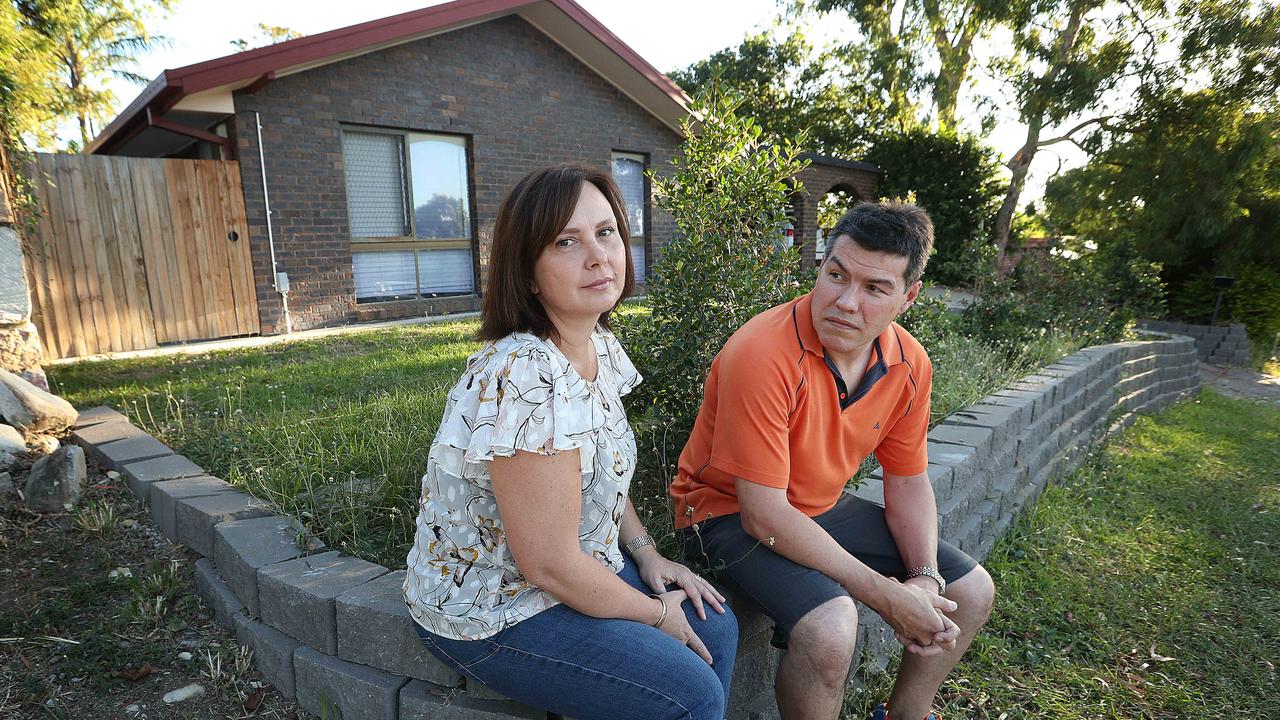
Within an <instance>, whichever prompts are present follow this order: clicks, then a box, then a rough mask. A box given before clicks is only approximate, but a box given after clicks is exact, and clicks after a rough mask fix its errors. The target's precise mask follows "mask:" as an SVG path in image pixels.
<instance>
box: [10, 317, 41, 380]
mask: <svg viewBox="0 0 1280 720" xmlns="http://www.w3.org/2000/svg"><path fill="white" fill-rule="evenodd" d="M43 359H44V351H43V350H42V349H41V347H40V335H39V333H38V331H37V330H36V326H35V325H34V324H32V323H29V322H27V323H20V324H17V325H4V324H0V368H4V369H5V370H9V371H11V372H24V371H27V370H38V369H39V367H40V361H41V360H43ZM33 374H38V375H40V376H43V375H44V373H43V372H40V373H33ZM32 384H37V383H34V382H33V383H32Z"/></svg>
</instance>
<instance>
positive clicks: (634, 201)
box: [613, 152, 649, 283]
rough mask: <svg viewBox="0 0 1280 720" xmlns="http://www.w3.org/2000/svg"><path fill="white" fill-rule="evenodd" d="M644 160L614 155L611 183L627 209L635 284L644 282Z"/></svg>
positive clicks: (640, 156)
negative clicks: (619, 193) (612, 182)
mask: <svg viewBox="0 0 1280 720" xmlns="http://www.w3.org/2000/svg"><path fill="white" fill-rule="evenodd" d="M644 168H645V157H644V155H637V154H634V153H622V152H615V153H613V181H614V182H616V183H617V184H618V189H619V190H620V191H622V201H623V202H624V203H626V205H627V217H626V223H627V231H628V232H630V233H631V266H632V268H633V270H634V272H635V276H636V282H638V283H643V282H644V279H645V267H646V264H645V261H646V259H647V258H646V255H645V247H646V242H645V237H646V236H645V225H646V223H645V220H646V217H647V214H648V211H649V206H648V204H647V203H646V202H645V199H646V198H645V191H644V186H645V178H644Z"/></svg>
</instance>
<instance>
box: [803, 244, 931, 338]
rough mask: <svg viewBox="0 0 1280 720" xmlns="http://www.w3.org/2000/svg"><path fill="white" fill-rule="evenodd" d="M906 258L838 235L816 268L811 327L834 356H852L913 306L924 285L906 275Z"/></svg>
mask: <svg viewBox="0 0 1280 720" xmlns="http://www.w3.org/2000/svg"><path fill="white" fill-rule="evenodd" d="M906 269H907V258H905V257H903V256H901V255H891V254H889V253H883V252H877V251H874V250H867V249H865V248H863V247H862V246H861V245H859V244H858V243H856V242H854V241H853V240H852V239H851V238H850V237H849V236H848V235H840V236H838V237H837V238H836V239H835V241H834V244H833V245H832V248H831V250H830V251H829V252H828V253H827V258H826V260H824V261H823V262H822V266H821V267H819V268H818V280H817V282H816V283H815V284H814V287H813V304H812V310H813V327H814V329H816V330H817V331H818V339H819V340H821V341H822V346H823V347H824V348H825V349H826V350H827V352H828V354H830V355H831V356H832V357H833V358H837V359H839V358H841V357H847V358H848V359H853V357H854V356H856V355H857V354H858V353H860V352H861V351H862V350H863V349H864V348H866V347H867V346H868V345H870V344H871V341H873V340H875V338H876V337H877V336H878V335H880V333H882V332H884V331H885V328H887V327H889V323H891V322H893V320H894V318H896V317H898V315H900V314H902V312H903V311H904V310H906V309H907V308H908V307H911V303H912V302H914V301H915V299H916V296H917V295H919V294H920V283H919V282H918V281H917V282H915V283H913V284H912V285H911V286H910V287H908V286H907V284H906V281H905V280H904V279H903V275H904V274H905V272H906Z"/></svg>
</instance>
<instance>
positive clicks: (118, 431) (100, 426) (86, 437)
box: [71, 415, 151, 449]
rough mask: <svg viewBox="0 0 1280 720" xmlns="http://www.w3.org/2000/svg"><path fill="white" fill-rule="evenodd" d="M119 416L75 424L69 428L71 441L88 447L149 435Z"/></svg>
mask: <svg viewBox="0 0 1280 720" xmlns="http://www.w3.org/2000/svg"><path fill="white" fill-rule="evenodd" d="M81 417H83V415H82V416H81ZM121 417H122V419H120V420H110V421H105V420H104V421H102V422H99V423H94V424H91V425H85V426H83V427H81V426H78V425H77V426H76V427H75V428H74V429H72V430H71V442H73V443H75V444H76V445H80V446H81V447H84V448H86V449H88V447H89V446H90V445H106V444H107V443H109V442H117V441H119V440H127V439H129V438H135V437H143V436H145V437H151V436H150V435H147V433H145V432H143V431H142V430H140V429H138V428H136V427H134V426H133V423H130V422H129V420H128V418H124V417H123V416H121Z"/></svg>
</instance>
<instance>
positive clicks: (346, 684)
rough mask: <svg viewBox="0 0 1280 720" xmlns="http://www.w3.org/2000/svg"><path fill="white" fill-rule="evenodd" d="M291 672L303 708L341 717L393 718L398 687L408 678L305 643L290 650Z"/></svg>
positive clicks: (397, 706)
mask: <svg viewBox="0 0 1280 720" xmlns="http://www.w3.org/2000/svg"><path fill="white" fill-rule="evenodd" d="M293 672H294V681H295V688H296V693H297V694H296V697H297V700H298V705H299V706H301V707H302V709H303V710H306V711H307V712H309V713H312V714H315V715H318V716H320V717H341V718H342V720H396V718H397V717H398V715H399V711H400V688H402V687H404V685H405V683H407V682H408V678H403V677H397V676H395V675H392V674H391V673H388V672H383V671H382V670H376V669H374V668H371V667H365V666H364V665H357V664H355V663H350V662H347V661H346V660H340V659H338V658H336V657H331V656H329V655H325V654H324V653H321V652H319V651H317V650H316V649H315V648H311V647H307V646H306V645H302V646H300V647H299V648H298V649H297V650H295V651H294V653H293ZM335 711H336V712H335Z"/></svg>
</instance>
